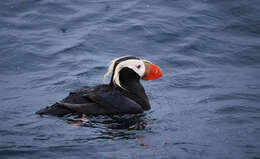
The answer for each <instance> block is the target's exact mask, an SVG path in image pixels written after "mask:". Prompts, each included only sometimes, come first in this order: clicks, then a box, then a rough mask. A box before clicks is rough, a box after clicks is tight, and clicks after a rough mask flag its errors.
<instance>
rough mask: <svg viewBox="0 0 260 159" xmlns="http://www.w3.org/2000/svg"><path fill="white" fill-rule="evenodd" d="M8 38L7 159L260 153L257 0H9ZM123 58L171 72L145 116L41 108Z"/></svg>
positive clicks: (153, 90) (4, 11)
mask: <svg viewBox="0 0 260 159" xmlns="http://www.w3.org/2000/svg"><path fill="white" fill-rule="evenodd" d="M0 37H1V40H0V57H1V58H0V102H1V104H0V158H1V159H6V158H12V159H13V158H19V159H23V158H24V159H28V158H66V159H70V158H73V159H76V158H95V159H101V158H113V159H114V158H120V159H124V158H147V159H150V158H165V159H166V158H171V159H173V158H176V159H187V158H189V159H191V158H192V159H193V158H196V159H202V158H205V159H208V158H213V159H219V158H225V159H259V158H260V1H259V0H250V1H248V0H240V1H235V0H230V1H226V0H218V1H213V0H212V1H209V0H157V1H152V0H131V1H124V0H89V1H80V0H71V1H69V0H56V1H50V0H34V1H33V0H19V1H15V0H3V1H1V4H0ZM125 55H134V56H138V57H142V58H144V59H147V60H150V61H152V62H153V63H155V64H157V65H159V66H160V67H161V69H162V70H163V78H161V79H159V80H155V81H151V82H143V85H144V87H145V89H146V92H147V94H148V96H149V98H150V102H151V106H152V109H151V110H150V111H148V112H146V113H145V115H143V116H115V117H108V116H98V117H87V118H81V117H77V116H66V117H63V118H57V117H51V116H44V117H40V116H38V115H36V114H34V112H35V111H36V110H38V109H40V108H43V107H44V106H47V105H50V104H52V103H55V102H56V101H57V100H60V99H62V98H64V97H65V96H66V95H67V94H68V92H69V91H71V90H74V89H76V88H79V87H81V86H84V85H89V86H94V85H97V84H100V83H102V82H103V75H104V73H105V72H106V70H107V64H108V62H109V61H110V60H112V59H114V58H116V57H120V56H125ZM75 123H80V124H81V126H75ZM77 125H79V124H77Z"/></svg>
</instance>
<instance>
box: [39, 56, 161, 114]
mask: <svg viewBox="0 0 260 159" xmlns="http://www.w3.org/2000/svg"><path fill="white" fill-rule="evenodd" d="M110 74H112V76H111V81H110V83H109V84H102V85H98V86H95V87H88V86H85V87H82V88H80V89H77V90H75V91H72V92H70V94H69V96H67V97H66V98H65V99H63V100H62V101H60V102H57V103H55V104H53V105H51V106H50V107H46V108H43V109H41V110H39V111H37V112H36V113H37V114H40V115H44V114H47V115H55V116H63V115H66V114H70V113H75V114H86V115H101V114H138V113H142V112H143V111H145V110H149V109H150V108H151V107H150V103H149V99H148V97H147V95H146V93H145V90H144V88H143V86H142V84H141V83H140V79H144V80H154V79H157V78H160V77H161V76H162V73H161V70H160V68H159V67H158V66H156V65H154V64H152V63H151V62H149V61H146V60H143V59H139V58H136V57H132V56H128V57H121V58H117V59H115V60H113V61H112V62H111V64H110V66H109V69H108V72H107V73H106V74H105V76H104V77H105V78H106V77H107V76H108V75H110Z"/></svg>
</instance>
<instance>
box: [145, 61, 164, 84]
mask: <svg viewBox="0 0 260 159" xmlns="http://www.w3.org/2000/svg"><path fill="white" fill-rule="evenodd" d="M160 77H162V71H161V69H160V67H159V66H157V65H154V64H150V63H145V73H144V76H143V77H142V79H143V80H155V79H157V78H160Z"/></svg>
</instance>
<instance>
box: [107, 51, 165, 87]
mask: <svg viewBox="0 0 260 159" xmlns="http://www.w3.org/2000/svg"><path fill="white" fill-rule="evenodd" d="M123 70H130V71H129V75H130V74H134V75H133V76H135V77H137V78H138V79H143V80H155V79H158V78H160V77H162V71H161V69H160V67H159V66H157V65H155V64H152V63H151V62H150V61H147V60H144V59H140V58H137V57H134V56H124V57H119V58H116V59H114V60H112V61H111V62H110V65H109V68H108V72H107V73H106V74H105V75H104V80H105V79H106V77H107V76H109V75H110V74H112V76H111V82H110V83H111V84H114V85H117V86H119V87H121V88H123V87H122V85H121V81H120V74H122V71H123ZM123 89H124V88H123Z"/></svg>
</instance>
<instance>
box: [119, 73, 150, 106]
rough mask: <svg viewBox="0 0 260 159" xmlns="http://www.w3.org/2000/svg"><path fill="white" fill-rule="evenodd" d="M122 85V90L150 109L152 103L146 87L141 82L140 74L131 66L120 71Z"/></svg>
mask: <svg viewBox="0 0 260 159" xmlns="http://www.w3.org/2000/svg"><path fill="white" fill-rule="evenodd" d="M119 80H120V85H121V86H122V87H123V88H120V89H122V91H123V92H124V93H125V94H127V95H128V96H129V98H131V99H133V100H134V101H136V102H137V103H138V104H140V105H141V106H142V108H143V109H144V110H149V109H150V103H149V100H148V97H147V95H146V93H145V90H144V87H143V86H142V84H141V83H140V76H139V75H138V74H137V73H136V72H134V71H133V70H132V69H130V68H123V69H122V70H121V71H120V73H119Z"/></svg>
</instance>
